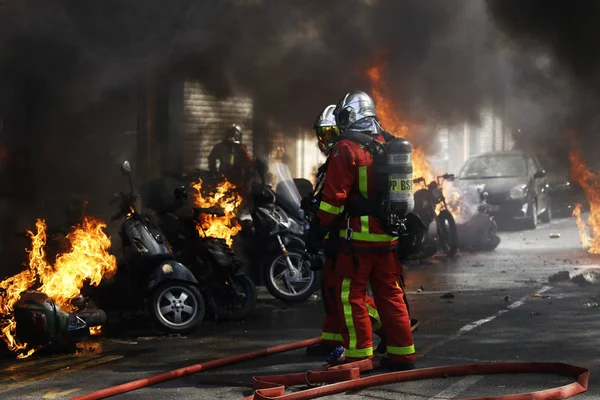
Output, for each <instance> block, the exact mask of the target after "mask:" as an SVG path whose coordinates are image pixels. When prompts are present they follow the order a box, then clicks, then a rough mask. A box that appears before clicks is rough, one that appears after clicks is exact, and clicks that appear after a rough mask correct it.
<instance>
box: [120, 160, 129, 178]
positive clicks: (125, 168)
mask: <svg viewBox="0 0 600 400" xmlns="http://www.w3.org/2000/svg"><path fill="white" fill-rule="evenodd" d="M121 173H122V174H123V175H127V176H128V175H129V174H131V165H129V161H123V164H121Z"/></svg>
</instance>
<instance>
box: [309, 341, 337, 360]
mask: <svg viewBox="0 0 600 400" xmlns="http://www.w3.org/2000/svg"><path fill="white" fill-rule="evenodd" d="M333 350H335V346H330V345H328V344H325V343H318V344H313V345H312V346H308V347H307V348H306V355H307V356H309V357H327V356H329V355H330V354H331V352H332V351H333Z"/></svg>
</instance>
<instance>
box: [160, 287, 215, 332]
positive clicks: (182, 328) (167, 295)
mask: <svg viewBox="0 0 600 400" xmlns="http://www.w3.org/2000/svg"><path fill="white" fill-rule="evenodd" d="M184 294H185V296H186V297H185V298H184V299H183V300H181V297H182V296H183V295H184ZM148 300H149V302H148V312H149V313H150V317H151V318H152V321H153V322H154V324H155V325H156V326H157V328H158V329H160V330H161V331H163V332H166V333H178V334H186V333H190V332H193V331H194V330H196V328H197V327H198V324H199V323H200V322H202V320H203V319H204V315H205V313H206V306H205V303H204V299H203V298H202V295H201V294H200V291H199V290H198V288H197V287H195V286H192V285H190V284H189V283H186V282H181V281H177V280H172V281H166V282H163V283H162V284H160V285H159V286H158V287H156V288H155V289H154V290H153V291H152V294H151V295H150V296H149V298H148ZM186 307H191V308H189V309H186ZM182 314H184V315H185V319H183V316H182ZM178 315H179V318H177V317H178ZM178 319H179V321H178Z"/></svg>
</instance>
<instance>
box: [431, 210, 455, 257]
mask: <svg viewBox="0 0 600 400" xmlns="http://www.w3.org/2000/svg"><path fill="white" fill-rule="evenodd" d="M436 222H437V230H438V235H439V237H440V247H441V248H442V250H444V253H446V255H447V256H448V257H454V256H455V255H456V251H457V250H458V233H457V231H456V222H455V221H454V217H453V216H452V214H450V211H448V210H442V211H441V212H440V214H439V215H438V217H437V221H436Z"/></svg>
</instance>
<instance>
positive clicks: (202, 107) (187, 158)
mask: <svg viewBox="0 0 600 400" xmlns="http://www.w3.org/2000/svg"><path fill="white" fill-rule="evenodd" d="M180 93H181V96H182V97H183V103H182V107H183V114H182V115H181V118H182V121H183V122H182V124H181V126H180V128H179V129H180V140H179V142H180V143H179V146H180V153H179V154H181V157H182V163H181V169H182V170H183V171H193V170H196V169H207V168H208V155H209V154H210V151H211V149H212V147H213V146H214V145H215V144H217V143H218V142H219V141H221V140H222V135H223V133H224V131H225V129H227V127H228V126H230V125H231V124H237V125H239V126H240V127H241V128H242V130H243V132H244V135H243V137H242V141H243V143H244V144H245V145H246V147H247V148H248V151H249V152H250V154H251V155H252V154H253V148H254V146H253V130H252V129H253V124H252V116H253V105H252V100H251V99H250V98H248V97H243V96H233V97H231V98H228V99H222V100H221V99H218V98H216V97H215V96H212V95H210V94H208V93H207V92H206V90H205V89H204V87H203V85H202V84H201V83H200V82H196V81H185V82H183V88H182V91H181V92H180Z"/></svg>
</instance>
